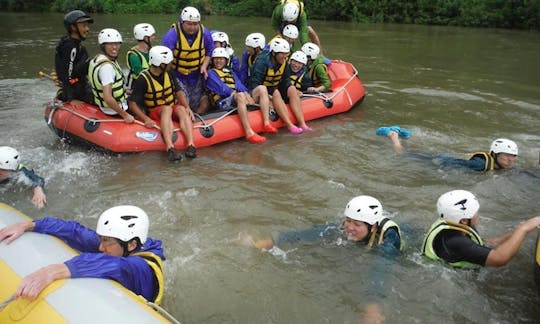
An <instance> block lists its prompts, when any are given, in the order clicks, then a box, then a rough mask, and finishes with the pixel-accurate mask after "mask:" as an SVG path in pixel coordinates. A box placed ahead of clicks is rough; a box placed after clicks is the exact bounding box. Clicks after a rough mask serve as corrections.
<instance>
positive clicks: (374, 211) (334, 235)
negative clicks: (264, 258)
mask: <svg viewBox="0 0 540 324" xmlns="http://www.w3.org/2000/svg"><path fill="white" fill-rule="evenodd" d="M344 216H345V219H344V220H343V223H342V224H341V225H339V224H335V223H328V224H323V225H315V226H313V227H311V228H309V229H306V230H301V231H290V232H283V233H280V234H279V235H277V236H276V237H274V238H270V239H262V240H257V241H252V244H253V245H254V246H255V247H256V248H258V249H262V250H269V249H271V248H273V247H274V246H278V247H279V246H284V245H290V244H298V243H302V242H306V243H307V242H320V241H325V242H329V241H331V242H334V241H335V242H342V241H343V240H344V239H345V240H346V241H349V242H352V243H353V244H357V245H358V246H367V247H368V248H372V247H376V248H377V250H378V251H379V252H381V254H382V257H383V258H380V257H379V258H375V259H373V261H372V263H373V264H372V267H371V271H370V274H369V275H370V276H377V278H378V280H369V282H370V286H369V287H368V288H367V289H368V293H367V295H366V296H365V299H364V300H363V309H364V319H365V320H366V321H368V322H369V323H372V321H375V322H377V323H378V321H381V320H382V321H384V316H383V314H382V310H381V307H380V306H379V300H380V299H381V298H382V290H383V288H384V287H382V286H381V283H384V280H383V279H381V278H382V277H384V275H385V272H387V271H388V262H387V260H388V259H390V260H393V259H395V258H396V257H397V256H399V255H400V251H401V250H402V249H403V246H404V243H403V240H402V235H401V232H400V228H399V226H398V224H396V223H395V222H394V221H393V220H391V219H390V218H387V217H385V216H384V215H383V207H382V204H381V202H380V201H379V200H377V199H376V198H374V197H371V196H367V195H362V196H357V197H354V198H353V199H351V200H350V201H349V202H348V203H347V206H346V207H345V212H344ZM250 239H251V238H248V240H250ZM340 245H341V244H340Z"/></svg>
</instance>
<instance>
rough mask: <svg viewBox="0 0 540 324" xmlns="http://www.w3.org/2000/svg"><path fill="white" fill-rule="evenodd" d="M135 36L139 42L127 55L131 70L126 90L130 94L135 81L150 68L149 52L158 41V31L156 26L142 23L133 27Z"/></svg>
mask: <svg viewBox="0 0 540 324" xmlns="http://www.w3.org/2000/svg"><path fill="white" fill-rule="evenodd" d="M133 36H134V37H135V39H136V40H137V45H135V46H133V47H132V48H130V49H129V50H128V51H127V53H126V62H127V65H128V68H129V74H128V77H127V82H126V88H127V89H128V91H129V92H131V89H132V88H133V81H134V80H135V79H137V78H138V77H139V74H140V73H141V72H142V71H143V70H146V69H148V68H149V67H150V64H149V63H148V52H149V51H150V49H151V48H152V43H153V42H154V41H155V40H156V30H155V29H154V26H152V25H150V24H147V23H141V24H137V25H135V26H134V27H133Z"/></svg>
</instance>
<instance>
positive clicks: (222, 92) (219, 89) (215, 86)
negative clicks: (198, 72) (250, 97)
mask: <svg viewBox="0 0 540 324" xmlns="http://www.w3.org/2000/svg"><path fill="white" fill-rule="evenodd" d="M231 73H232V75H233V79H234V86H235V88H236V92H247V91H248V89H247V88H246V86H245V85H244V84H243V83H242V82H241V81H240V78H239V77H238V76H237V75H236V73H234V71H233V72H231ZM206 88H208V90H210V91H211V92H213V93H215V94H218V95H219V97H220V99H219V100H218V101H217V102H216V104H217V103H218V102H219V101H221V100H223V99H225V98H227V97H229V96H230V95H231V94H232V93H233V91H234V90H233V89H231V88H229V86H227V84H225V83H224V82H223V81H222V80H221V78H220V77H219V76H218V75H217V73H216V72H215V71H214V70H208V79H206Z"/></svg>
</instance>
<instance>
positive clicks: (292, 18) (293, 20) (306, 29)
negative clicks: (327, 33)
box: [272, 0, 321, 47]
mask: <svg viewBox="0 0 540 324" xmlns="http://www.w3.org/2000/svg"><path fill="white" fill-rule="evenodd" d="M288 24H293V25H295V26H296V27H297V28H298V32H299V40H300V45H304V44H305V43H307V42H309V41H311V42H313V43H315V44H317V45H318V46H319V47H320V46H321V42H320V40H319V36H318V35H317V33H316V32H315V30H314V29H313V27H311V26H308V22H307V14H306V11H305V8H304V3H303V1H301V0H281V1H280V3H279V4H278V5H277V6H276V7H274V10H273V11H272V29H273V30H274V31H275V33H276V35H279V34H280V33H281V31H282V30H283V27H285V26H286V25H288Z"/></svg>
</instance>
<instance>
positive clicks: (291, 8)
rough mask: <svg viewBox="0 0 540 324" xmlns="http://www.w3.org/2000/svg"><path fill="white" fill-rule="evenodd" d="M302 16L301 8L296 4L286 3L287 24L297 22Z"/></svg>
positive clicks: (284, 9)
mask: <svg viewBox="0 0 540 324" xmlns="http://www.w3.org/2000/svg"><path fill="white" fill-rule="evenodd" d="M298 14H300V8H299V7H298V5H297V4H296V3H292V2H289V3H286V4H285V5H284V6H283V20H285V21H287V22H291V21H295V20H296V19H297V18H298Z"/></svg>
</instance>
